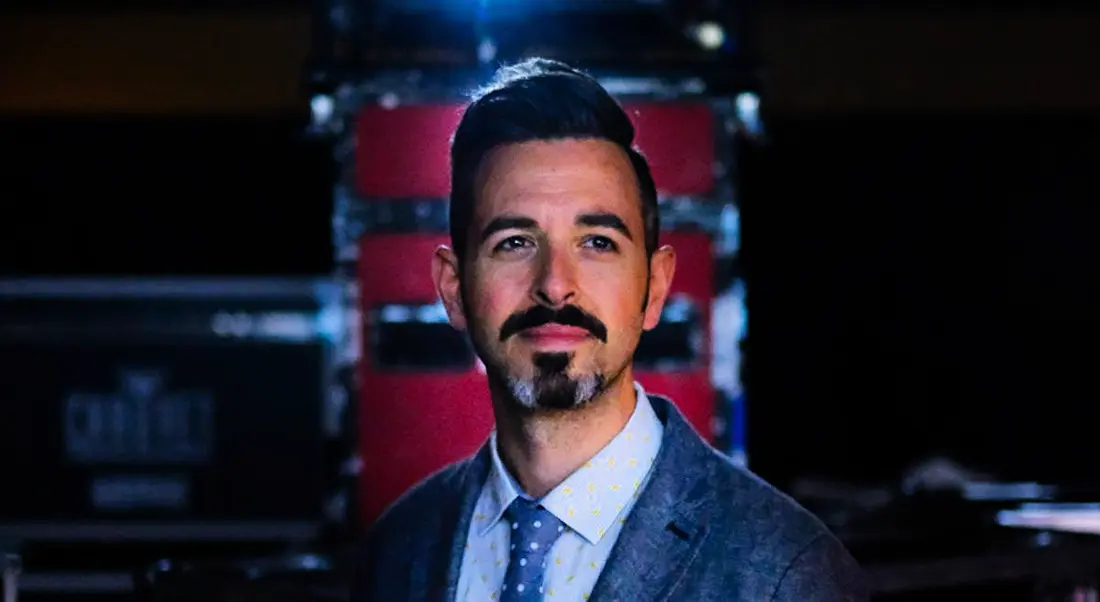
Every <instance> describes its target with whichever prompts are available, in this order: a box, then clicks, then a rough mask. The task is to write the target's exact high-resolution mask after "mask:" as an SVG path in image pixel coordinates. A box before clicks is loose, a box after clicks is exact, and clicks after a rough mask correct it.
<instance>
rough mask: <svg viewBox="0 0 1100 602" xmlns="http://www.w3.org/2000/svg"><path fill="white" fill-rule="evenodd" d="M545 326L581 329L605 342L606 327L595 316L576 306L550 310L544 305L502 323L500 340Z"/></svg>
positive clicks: (512, 316) (519, 313)
mask: <svg viewBox="0 0 1100 602" xmlns="http://www.w3.org/2000/svg"><path fill="white" fill-rule="evenodd" d="M545 324H560V325H562V326H573V327H576V328H583V329H585V330H587V331H588V332H590V333H592V336H594V337H596V338H597V339H599V340H600V341H601V342H604V343H606V342H607V327H606V326H604V325H603V322H600V320H599V319H598V318H596V316H593V315H592V314H589V313H587V312H585V311H584V310H583V309H581V308H579V307H577V306H576V305H566V306H564V307H562V308H561V309H551V308H549V307H546V306H544V305H536V306H534V307H532V308H531V309H528V310H526V311H522V312H516V313H514V314H512V315H511V316H508V319H507V320H505V321H504V324H502V325H501V327H500V340H501V341H502V342H503V341H504V340H506V339H507V338H508V337H511V336H512V335H515V334H518V333H520V332H523V331H524V330H527V329H528V328H537V327H539V326H543V325H545Z"/></svg>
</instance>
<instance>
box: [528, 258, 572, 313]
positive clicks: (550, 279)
mask: <svg viewBox="0 0 1100 602" xmlns="http://www.w3.org/2000/svg"><path fill="white" fill-rule="evenodd" d="M531 292H532V294H531V296H532V297H533V298H534V300H535V303H538V304H539V305H545V306H547V307H551V308H555V309H557V308H559V307H562V306H564V305H566V304H568V303H569V302H570V301H571V300H572V299H573V298H574V297H575V296H576V294H577V281H576V268H575V266H574V265H573V258H572V257H571V256H570V255H569V253H567V252H563V251H560V250H555V249H550V250H548V251H546V252H545V253H544V254H543V256H542V257H541V261H540V262H539V273H538V276H537V277H536V278H535V283H534V287H532V289H531Z"/></svg>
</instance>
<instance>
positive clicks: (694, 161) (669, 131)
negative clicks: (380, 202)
mask: <svg viewBox="0 0 1100 602" xmlns="http://www.w3.org/2000/svg"><path fill="white" fill-rule="evenodd" d="M623 106H624V108H625V109H626V110H627V111H628V113H629V114H630V115H631V116H632V118H633V119H634V123H635V127H636V130H637V135H636V140H635V142H636V144H637V146H638V148H639V149H641V151H642V153H643V154H645V156H646V158H647V159H648V160H649V164H650V167H651V169H652V172H653V178H654V181H655V182H656V185H657V189H658V192H659V193H660V194H661V195H663V196H709V195H710V194H711V193H712V191H713V189H714V187H715V176H714V166H715V161H716V158H717V155H716V141H715V138H716V136H715V129H716V127H717V126H716V121H715V117H714V115H713V112H712V110H711V107H710V105H708V104H706V103H704V102H629V103H624V105H623ZM462 110H463V108H462V106H461V105H457V104H414V105H399V106H396V107H393V108H388V107H385V106H382V105H379V104H373V105H368V106H366V107H364V108H363V109H362V110H361V111H360V112H359V113H358V115H357V116H356V124H355V160H354V170H355V175H354V180H355V186H354V189H355V193H356V195H357V196H359V197H362V198H378V199H424V198H444V197H446V196H447V195H448V194H449V192H450V141H451V136H452V135H453V134H454V131H455V128H456V127H457V126H458V122H459V120H460V119H461V117H462Z"/></svg>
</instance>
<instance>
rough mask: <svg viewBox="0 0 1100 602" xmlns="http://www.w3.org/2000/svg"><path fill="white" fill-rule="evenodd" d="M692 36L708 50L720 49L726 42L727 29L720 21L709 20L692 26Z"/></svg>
mask: <svg viewBox="0 0 1100 602" xmlns="http://www.w3.org/2000/svg"><path fill="white" fill-rule="evenodd" d="M691 30H692V37H693V38H695V41H696V42H698V43H699V45H700V46H702V47H703V48H705V49H707V50H718V49H719V48H721V47H722V45H723V44H725V43H726V30H725V28H723V27H722V26H721V25H719V24H718V23H714V22H711V21H707V22H704V23H699V24H698V25H695V26H694V27H692V28H691Z"/></svg>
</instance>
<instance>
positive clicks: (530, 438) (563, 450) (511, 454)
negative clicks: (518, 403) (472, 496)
mask: <svg viewBox="0 0 1100 602" xmlns="http://www.w3.org/2000/svg"><path fill="white" fill-rule="evenodd" d="M506 396H507V393H505V392H498V391H493V411H494V414H495V415H496V424H497V447H498V452H499V453H500V457H501V460H502V461H503V462H504V465H505V466H506V467H507V468H508V470H509V472H511V473H512V476H513V477H514V478H515V479H516V480H517V481H518V482H519V484H520V486H521V487H522V488H523V490H524V491H525V492H527V494H528V495H530V496H531V497H534V498H536V499H538V498H541V497H543V496H544V495H546V494H547V493H549V492H550V490H551V489H553V488H554V487H557V486H558V485H559V484H561V482H562V481H564V480H565V479H566V478H568V477H569V475H571V474H573V472H575V471H576V470H577V469H578V468H580V467H581V466H583V465H584V463H585V462H587V461H589V460H591V459H592V457H593V456H595V455H596V454H597V453H599V451H600V450H601V449H603V448H604V447H605V446H606V445H607V444H608V443H610V442H611V440H612V439H614V438H615V435H618V434H619V432H620V431H622V430H623V427H625V426H626V423H627V421H628V420H630V416H631V415H632V414H633V413H634V407H635V405H636V404H637V399H636V393H635V391H634V380H633V378H632V374H631V373H630V371H629V370H627V371H626V372H624V373H623V375H622V376H621V377H620V378H618V379H616V382H615V383H613V384H612V385H611V386H610V387H608V388H607V389H606V390H605V391H604V392H603V393H602V394H601V395H600V396H599V397H597V398H596V399H593V400H592V401H590V402H589V403H588V404H586V405H585V406H584V407H582V408H578V409H575V410H563V411H557V412H547V411H537V412H531V411H521V410H518V409H517V408H516V407H515V405H514V403H515V402H513V401H512V400H511V399H509V398H507V397H506Z"/></svg>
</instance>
